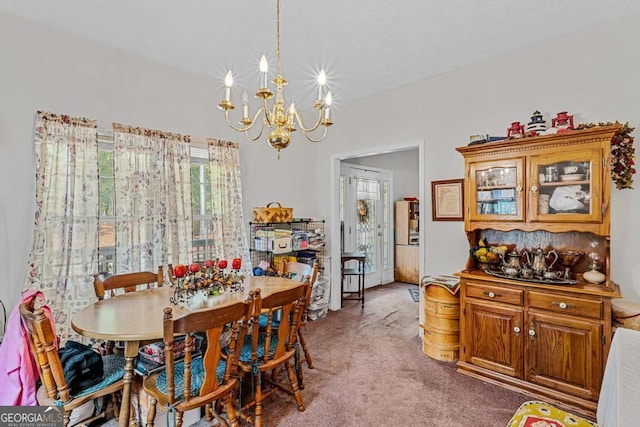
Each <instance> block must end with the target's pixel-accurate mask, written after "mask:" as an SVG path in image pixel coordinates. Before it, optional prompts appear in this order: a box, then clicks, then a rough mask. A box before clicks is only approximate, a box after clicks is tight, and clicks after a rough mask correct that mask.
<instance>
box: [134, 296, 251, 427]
mask: <svg viewBox="0 0 640 427" xmlns="http://www.w3.org/2000/svg"><path fill="white" fill-rule="evenodd" d="M251 312H252V307H251V301H250V300H247V301H245V302H242V301H239V302H237V303H235V304H232V305H228V306H222V307H213V308H209V309H205V310H197V311H192V312H188V313H186V314H184V315H181V316H178V317H175V318H174V317H173V310H172V309H171V308H170V307H167V308H165V309H164V318H163V331H164V344H165V347H164V348H165V368H164V369H163V370H161V371H158V372H155V373H153V374H150V375H149V376H148V377H146V378H145V379H144V381H143V382H142V386H143V387H144V390H145V392H146V393H147V394H148V395H149V396H150V397H151V401H150V405H149V411H148V413H147V426H149V427H153V424H154V418H155V415H156V405H158V404H160V405H163V406H166V407H167V408H168V410H172V411H175V414H176V415H175V417H176V418H175V419H176V422H175V425H176V427H181V426H182V421H183V414H184V412H185V411H188V410H191V409H194V408H199V407H205V409H206V411H207V418H208V419H209V420H211V419H212V417H215V418H216V420H217V421H218V422H219V423H220V424H222V425H224V426H228V425H231V426H238V425H239V422H238V414H237V411H236V408H235V406H234V402H235V399H233V394H234V393H235V392H236V391H237V389H238V384H239V378H238V356H239V350H240V347H241V346H240V345H238V342H239V341H240V340H244V338H245V335H246V329H247V324H248V321H249V317H250V314H251ZM227 328H230V330H231V339H230V341H229V342H228V343H223V344H221V337H222V336H223V333H224V332H225V330H227ZM199 332H201V333H204V334H205V335H206V340H207V348H206V350H205V352H204V355H202V356H197V357H193V355H192V350H193V348H194V347H193V346H194V336H193V334H195V333H199ZM183 338H184V340H185V355H184V358H183V359H182V360H176V359H175V355H174V351H173V348H174V343H175V342H176V340H177V339H183ZM240 342H242V341H240ZM216 401H217V403H221V405H218V406H224V407H226V410H227V418H228V420H229V421H228V422H227V420H225V419H224V418H222V417H221V416H220V415H219V413H218V411H217V410H216V405H214V404H213V402H216Z"/></svg>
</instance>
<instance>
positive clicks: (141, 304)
mask: <svg viewBox="0 0 640 427" xmlns="http://www.w3.org/2000/svg"><path fill="white" fill-rule="evenodd" d="M302 285H303V284H302V283H301V282H299V281H295V280H291V279H287V278H283V277H274V276H247V277H246V278H245V279H244V280H243V282H242V289H241V290H236V291H226V292H223V293H221V294H219V295H215V296H209V297H206V298H200V299H199V300H198V303H197V306H194V305H185V304H178V305H173V304H172V303H171V302H170V299H171V298H172V297H173V296H174V291H175V288H174V287H173V286H161V287H157V288H151V289H144V290H139V291H136V292H129V293H124V294H122V295H117V296H115V297H112V298H105V299H103V300H101V301H97V302H96V303H94V304H91V305H89V306H87V307H84V308H82V309H81V310H79V311H78V312H77V313H76V314H75V315H74V316H73V318H72V319H71V327H72V328H73V330H74V331H76V332H77V333H78V334H80V335H82V336H84V337H88V338H96V339H99V340H110V341H124V357H125V367H124V377H123V380H124V388H123V391H122V403H121V406H120V414H119V416H118V425H119V426H120V427H125V426H127V425H129V423H130V418H131V416H132V414H131V386H132V382H133V378H134V365H135V363H134V362H135V358H136V357H137V355H138V349H139V347H140V343H142V342H148V341H153V340H162V338H163V322H162V320H163V317H164V309H165V308H166V307H172V309H173V313H174V317H178V316H180V315H181V314H182V313H186V312H187V310H202V309H215V308H216V307H224V306H227V305H230V304H233V303H235V302H237V301H239V300H240V301H244V300H245V299H247V297H248V296H249V292H251V291H253V290H256V289H258V288H259V289H260V294H261V295H262V297H266V296H268V295H270V294H272V293H274V292H278V291H282V290H288V289H293V288H295V287H296V286H302Z"/></svg>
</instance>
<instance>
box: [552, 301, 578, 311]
mask: <svg viewBox="0 0 640 427" xmlns="http://www.w3.org/2000/svg"><path fill="white" fill-rule="evenodd" d="M551 305H557V306H558V307H560V308H561V309H563V310H565V309H567V308H576V306H575V305H573V304H567V303H566V302H556V301H553V302H552V303H551Z"/></svg>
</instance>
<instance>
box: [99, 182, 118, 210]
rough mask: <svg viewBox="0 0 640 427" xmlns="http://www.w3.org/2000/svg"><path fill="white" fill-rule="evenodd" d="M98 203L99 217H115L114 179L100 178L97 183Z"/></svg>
mask: <svg viewBox="0 0 640 427" xmlns="http://www.w3.org/2000/svg"><path fill="white" fill-rule="evenodd" d="M99 189H100V190H99V191H100V194H99V202H100V213H99V216H100V217H101V218H102V217H104V216H109V217H111V216H114V215H115V203H114V196H115V193H114V179H113V178H102V177H100V182H99Z"/></svg>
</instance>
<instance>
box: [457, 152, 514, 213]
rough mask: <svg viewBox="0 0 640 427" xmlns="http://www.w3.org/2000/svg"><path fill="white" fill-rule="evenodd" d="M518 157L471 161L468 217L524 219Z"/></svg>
mask: <svg viewBox="0 0 640 427" xmlns="http://www.w3.org/2000/svg"><path fill="white" fill-rule="evenodd" d="M523 166H524V160H523V159H522V158H516V159H509V160H499V161H493V162H478V163H472V164H471V165H470V170H469V175H470V176H469V178H470V187H469V189H470V197H469V201H470V206H469V217H470V219H471V220H476V221H504V220H509V221H524V213H523V212H524V211H523V203H522V202H523V195H522V190H523V170H524V167H523Z"/></svg>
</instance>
